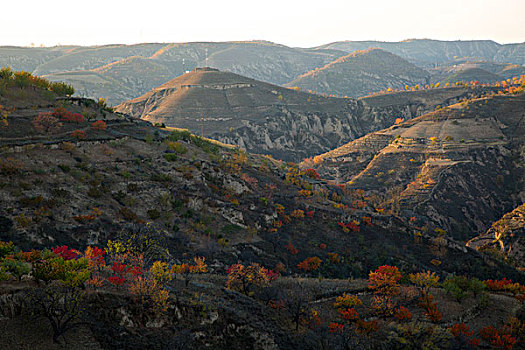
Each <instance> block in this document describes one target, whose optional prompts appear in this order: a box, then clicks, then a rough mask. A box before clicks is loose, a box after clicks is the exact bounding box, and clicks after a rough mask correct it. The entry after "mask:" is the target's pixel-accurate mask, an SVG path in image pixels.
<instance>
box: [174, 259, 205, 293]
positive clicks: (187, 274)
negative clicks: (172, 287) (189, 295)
mask: <svg viewBox="0 0 525 350" xmlns="http://www.w3.org/2000/svg"><path fill="white" fill-rule="evenodd" d="M193 261H194V263H195V264H194V265H190V264H189V263H183V264H180V265H177V264H174V265H173V266H172V267H171V270H170V272H171V273H172V274H176V275H179V276H183V278H184V282H185V285H186V287H187V286H188V284H189V283H190V280H191V276H192V275H193V274H198V273H205V272H208V265H206V259H205V258H204V257H197V256H196V257H194V258H193Z"/></svg>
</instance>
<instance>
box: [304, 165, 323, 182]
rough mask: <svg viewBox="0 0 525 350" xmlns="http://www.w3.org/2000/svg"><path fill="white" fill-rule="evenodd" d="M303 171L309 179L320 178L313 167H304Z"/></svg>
mask: <svg viewBox="0 0 525 350" xmlns="http://www.w3.org/2000/svg"><path fill="white" fill-rule="evenodd" d="M304 173H305V174H306V176H308V177H309V178H311V179H316V180H318V179H320V178H321V176H320V175H319V174H318V173H317V171H316V170H315V169H313V168H308V169H306V170H305V172H304Z"/></svg>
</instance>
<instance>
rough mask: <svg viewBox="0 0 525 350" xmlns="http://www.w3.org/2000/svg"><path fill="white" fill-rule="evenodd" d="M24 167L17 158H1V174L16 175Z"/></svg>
mask: <svg viewBox="0 0 525 350" xmlns="http://www.w3.org/2000/svg"><path fill="white" fill-rule="evenodd" d="M22 168H23V165H22V162H21V161H20V160H18V159H16V158H12V157H5V158H0V174H1V175H15V174H18V173H19V172H20V171H21V170H22Z"/></svg>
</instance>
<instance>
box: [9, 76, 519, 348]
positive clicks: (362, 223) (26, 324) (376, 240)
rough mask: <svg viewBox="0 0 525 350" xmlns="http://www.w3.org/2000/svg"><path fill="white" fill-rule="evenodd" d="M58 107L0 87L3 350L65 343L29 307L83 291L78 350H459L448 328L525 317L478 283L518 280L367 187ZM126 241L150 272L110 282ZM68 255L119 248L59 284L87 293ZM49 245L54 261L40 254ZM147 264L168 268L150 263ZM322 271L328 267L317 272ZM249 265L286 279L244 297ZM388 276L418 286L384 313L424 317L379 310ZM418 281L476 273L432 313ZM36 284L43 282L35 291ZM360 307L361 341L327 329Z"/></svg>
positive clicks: (37, 95) (66, 104)
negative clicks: (384, 269)
mask: <svg viewBox="0 0 525 350" xmlns="http://www.w3.org/2000/svg"><path fill="white" fill-rule="evenodd" d="M20 92H23V93H20ZM56 97H58V96H55V95H54V94H53V93H51V92H50V91H47V90H40V89H38V88H36V87H29V88H26V89H19V88H18V87H16V86H14V87H13V88H12V89H11V88H10V89H8V91H7V92H6V91H4V90H2V91H1V93H0V103H1V104H2V106H3V109H2V112H3V113H2V123H1V125H2V126H1V127H0V152H1V153H0V183H1V184H2V185H1V186H0V241H2V242H1V245H0V248H1V250H0V264H1V266H2V270H1V271H0V272H1V275H0V277H1V278H0V279H2V281H0V316H1V317H0V330H1V332H2V333H1V334H2V335H7V336H6V337H4V339H2V341H3V342H4V343H3V344H4V345H6V346H7V347H8V348H13V349H17V348H35V347H45V348H49V349H57V348H63V344H60V345H58V344H56V343H53V338H52V333H53V329H52V327H51V325H50V321H49V319H50V317H51V318H52V317H53V315H54V314H55V313H53V314H52V315H49V313H48V314H47V315H46V313H45V310H44V311H43V312H42V311H40V312H35V311H39V309H38V307H37V306H36V305H34V304H35V303H32V301H33V300H37V301H40V300H41V299H40V300H39V299H38V298H36V299H35V293H36V295H37V296H38V295H39V294H38V293H39V292H42V291H43V292H46V291H54V293H53V294H47V295H48V296H49V295H50V296H51V297H53V295H59V296H61V295H65V296H69V295H70V294H68V293H71V291H75V293H78V294H76V295H80V296H81V297H80V298H77V299H76V300H77V301H78V300H80V306H81V308H82V312H81V313H80V314H72V312H74V310H71V309H68V310H66V311H65V313H64V314H65V315H67V317H69V316H72V317H73V320H74V322H73V324H75V325H76V327H74V328H72V329H67V330H66V332H65V333H64V334H62V336H61V337H59V339H58V340H59V341H60V342H61V343H63V342H64V341H65V342H66V343H67V346H69V347H73V348H79V349H98V348H104V349H122V348H127V349H144V348H147V349H159V350H160V349H163V350H164V349H167V348H168V349H173V348H182V349H205V348H214V349H246V348H247V347H251V348H253V349H311V348H320V347H322V346H325V347H328V348H330V349H337V350H339V349H341V350H343V349H348V348H356V347H358V348H359V347H361V348H362V347H363V346H364V347H365V348H371V349H373V348H402V347H406V344H407V343H409V344H411V345H412V344H413V345H414V347H415V346H418V344H421V343H424V344H429V345H432V346H433V347H434V348H440V349H450V348H451V347H452V346H453V345H454V344H456V343H457V342H458V340H457V339H455V338H454V337H453V335H452V334H451V333H450V331H448V330H447V329H448V328H449V326H450V325H453V324H455V323H460V322H466V323H468V325H469V327H471V329H472V330H473V331H475V332H476V334H478V333H479V332H481V330H482V329H483V327H487V326H489V325H490V326H495V327H498V328H501V327H502V326H503V325H504V324H505V323H506V322H507V319H508V317H520V319H517V320H518V321H519V322H521V321H520V320H523V316H522V313H523V308H522V302H521V301H520V300H518V299H517V298H515V297H513V296H512V295H510V293H506V292H501V291H498V292H497V293H496V292H492V291H487V290H486V289H485V287H483V286H480V284H481V282H480V281H479V280H477V281H476V280H474V279H472V277H478V278H480V279H489V278H490V279H502V278H503V277H506V278H511V279H513V280H514V281H519V282H522V283H523V282H524V281H525V276H524V275H523V274H522V273H520V272H519V271H517V270H515V269H514V268H513V267H512V266H510V265H508V264H506V263H505V262H502V261H499V260H498V259H494V258H493V257H491V256H490V255H485V254H483V253H480V252H477V251H475V250H473V249H470V248H467V247H465V246H464V245H462V244H460V243H458V242H456V241H454V240H453V239H451V238H450V237H446V236H443V235H441V236H438V237H436V235H435V234H434V233H433V232H432V231H431V230H427V231H424V230H422V228H421V227H420V226H419V225H420V224H419V223H418V222H416V223H414V222H413V221H412V220H407V219H405V218H403V217H399V216H396V215H392V214H391V213H388V212H387V211H385V210H381V209H382V208H380V207H379V206H377V203H375V202H374V201H373V200H371V199H370V198H369V196H368V194H365V193H363V192H362V191H354V190H352V189H351V188H350V187H344V188H342V187H340V186H330V185H327V184H326V183H324V182H323V181H322V180H321V179H319V178H318V176H317V174H316V173H315V172H314V171H312V170H309V171H302V170H301V169H299V168H298V167H297V166H295V165H293V164H286V163H284V162H280V161H276V160H273V159H271V158H269V157H264V156H259V155H253V154H247V153H245V152H243V151H242V150H240V149H238V148H235V147H232V146H228V145H221V144H218V143H217V142H213V141H210V140H207V139H204V138H200V137H197V136H195V135H192V134H190V133H189V132H187V131H180V130H175V131H173V132H167V131H166V130H164V129H159V128H155V127H153V126H152V125H151V124H150V123H148V122H145V121H142V120H139V119H135V118H129V117H126V116H125V115H121V114H115V113H113V112H112V111H111V110H109V109H107V108H104V107H103V106H102V105H99V104H97V103H96V102H95V101H92V100H88V99H78V98H58V99H56ZM420 97H421V96H420ZM373 102H374V101H370V103H373ZM380 102H381V101H375V103H380ZM13 107H16V108H13ZM4 108H5V109H4ZM66 111H69V112H71V113H75V114H68V113H66ZM78 113H82V115H83V116H84V117H85V118H80V117H78ZM53 115H61V117H60V118H61V119H63V120H62V122H61V125H59V124H57V123H56V122H57V121H56V120H55V121H54V123H49V122H53V119H51V118H49V117H50V116H53ZM43 116H44V117H45V118H42V117H43ZM73 116H75V118H73ZM44 120H46V121H47V122H46V123H47V124H45V123H44V124H43V121H44ZM45 125H47V126H49V127H45V128H44V126H45ZM354 203H357V204H354ZM140 237H142V238H147V240H140V239H138V238H140ZM109 240H111V241H112V243H111V242H109ZM5 241H13V242H14V243H15V244H16V245H17V246H19V247H20V248H22V249H23V250H24V252H17V251H14V250H13V249H11V248H10V245H9V243H7V244H6V243H5ZM130 241H132V242H134V243H135V244H136V245H132V248H133V249H144V250H139V252H142V253H144V252H146V253H149V254H148V255H147V256H143V259H144V260H142V261H143V262H144V266H142V267H143V268H142V267H141V266H140V265H138V267H141V268H140V269H138V271H137V269H133V270H132V271H133V272H131V273H126V272H124V274H125V279H124V281H123V280H122V279H120V278H119V277H118V276H116V275H115V274H117V273H121V274H122V271H127V270H128V268H129V266H128V265H124V264H123V263H122V262H123V261H125V262H126V264H127V263H128V261H126V259H127V258H129V254H133V253H134V252H135V250H133V251H130V250H128V251H126V253H125V254H123V255H121V256H119V255H118V254H115V253H116V252H115V251H113V250H112V249H110V247H113V249H115V247H118V246H119V245H115V243H116V242H120V244H124V245H125V244H126V242H128V243H129V242H130ZM63 245H68V246H70V247H72V248H75V249H78V250H79V251H84V249H85V248H86V247H87V246H88V245H89V246H92V247H93V246H96V247H99V248H106V247H107V248H108V250H107V252H106V254H105V256H104V258H105V259H106V260H105V261H107V265H106V266H105V267H104V266H101V264H99V265H98V268H100V269H99V271H98V272H99V273H101V274H102V273H104V274H102V275H101V276H104V277H107V279H106V278H104V279H102V280H98V283H97V284H96V285H95V284H91V283H90V284H88V283H86V284H81V285H79V284H78V283H74V284H73V283H70V284H69V285H67V288H66V287H64V286H62V285H61V284H60V283H61V281H62V280H66V281H69V282H75V281H74V280H73V281H71V279H68V277H69V276H70V275H69V273H73V276H77V277H81V276H78V273H76V272H78V271H76V270H75V271H71V270H70V269H68V270H67V272H68V274H65V275H64V274H57V275H51V274H47V273H46V271H51V272H53V271H55V269H58V268H57V266H58V267H60V266H68V267H69V266H78V265H81V263H82V261H81V260H82V259H84V258H78V256H77V255H78V254H77V253H75V251H69V250H68V248H67V247H61V246H63ZM11 247H12V246H11ZM53 247H57V249H55V251H56V252H57V253H55V252H51V251H49V250H45V251H43V252H39V251H36V250H35V249H36V248H53ZM159 247H160V249H158V248H159ZM88 251H89V250H86V258H87V256H88V254H87V252H88ZM64 252H66V253H68V255H69V253H71V254H72V255H74V256H77V258H78V259H75V258H72V259H71V258H70V257H68V259H69V260H67V261H68V263H67V264H65V265H60V264H59V263H60V262H63V261H64V258H62V257H58V256H57V255H59V254H62V253H64ZM91 252H92V253H93V252H94V250H91ZM101 252H102V250H101V251H99V253H101ZM117 253H118V252H117ZM135 254H138V253H135ZM150 254H151V255H150ZM152 255H153V257H154V259H162V261H160V260H159V261H157V262H155V263H154V264H152V262H153V259H150V258H151V256H152ZM64 256H66V255H64ZM90 256H91V258H90V259H91V260H90V261H91V262H94V261H96V259H93V257H96V256H95V255H94V254H91V255H90ZM158 256H162V258H158ZM112 257H116V258H118V259H121V258H122V259H123V260H117V261H115V260H113V261H112V260H111V259H112ZM131 257H132V258H139V259H140V256H139V257H136V256H135V255H132V256H131ZM193 257H195V258H197V257H202V258H205V261H206V263H207V269H206V271H202V273H201V274H198V275H197V276H193V277H192V274H187V275H185V274H184V270H183V266H184V264H188V262H189V263H190V264H192V265H193V264H194V262H193V259H192V258H193ZM146 258H148V259H147V261H148V262H147V263H145V261H146ZM202 258H201V259H202ZM315 258H317V259H318V260H315ZM312 259H314V260H313V261H314V262H315V261H317V262H318V264H317V265H313V267H312V268H310V266H309V265H308V264H306V268H305V263H304V262H305V261H307V262H308V261H312ZM28 261H31V264H29V263H28ZM201 261H204V259H202V260H201ZM84 262H85V260H84ZM237 263H240V264H243V265H244V266H249V265H250V264H252V263H259V264H261V265H262V266H265V267H267V268H268V269H272V270H274V271H277V273H275V272H272V276H273V277H275V278H277V279H276V280H274V281H273V282H271V284H270V282H269V281H267V282H268V283H264V284H262V285H253V286H251V288H248V289H246V290H243V289H239V288H234V287H231V284H228V285H227V281H228V278H229V277H228V276H227V275H228V272H227V271H230V272H231V269H229V267H230V266H231V265H232V264H237ZM16 264H19V265H16ZM77 264H78V265H77ZM13 265H15V266H22V267H27V268H28V270H27V271H23V270H22V271H21V272H20V271H19V270H16V269H15V270H12V269H11V268H9V270H8V273H7V275H6V273H5V270H4V267H5V266H13ZM382 265H395V266H398V267H399V270H400V271H402V274H403V276H405V277H406V278H405V279H404V280H406V281H402V282H401V281H400V283H402V284H403V285H402V286H399V290H400V294H399V295H395V296H394V297H393V298H391V299H390V301H391V302H394V303H395V305H394V306H388V305H387V306H388V307H390V308H391V309H387V310H390V311H392V312H393V311H394V310H393V308H394V307H395V308H396V312H397V308H398V307H400V306H403V307H405V308H407V310H408V308H409V309H410V312H411V316H410V317H411V319H412V321H413V322H410V323H407V322H406V321H405V320H401V319H398V318H396V317H393V316H392V313H391V312H390V313H387V314H384V313H383V312H381V309H378V308H377V303H376V302H375V300H377V297H378V293H377V292H376V291H374V290H373V289H371V288H368V286H369V284H368V281H367V280H365V279H363V278H366V277H368V276H369V272H370V271H374V270H376V269H377V268H378V267H379V266H382ZM153 266H154V267H156V268H155V269H154V268H153ZM186 266H188V265H186ZM133 267H137V265H133ZM173 267H176V269H173V270H172V269H170V272H169V273H168V272H165V271H164V272H163V270H165V269H167V268H173ZM179 269H180V270H179ZM96 270H97V268H93V270H90V271H93V273H95V272H96ZM28 271H29V272H28ZM37 271H39V273H37ZM101 271H102V272H101ZM118 271H120V272H118ZM422 271H432V272H434V273H435V275H433V276H434V277H433V278H435V276H438V277H440V278H441V280H443V279H445V278H446V276H449V275H467V276H469V277H470V278H466V277H464V278H463V279H461V278H460V279H459V280H458V281H459V282H451V283H452V287H454V286H455V287H456V288H459V286H464V285H465V283H462V282H465V281H466V282H467V284H468V285H471V284H472V285H474V284H476V285H477V289H476V288H472V290H470V287H468V288H469V289H467V290H466V291H465V292H462V291H460V293H457V289H456V290H454V289H447V291H445V290H444V289H443V288H439V287H437V286H436V287H433V288H430V289H429V291H431V293H432V299H431V300H430V301H431V302H432V301H435V302H436V303H438V304H432V305H434V306H435V305H437V307H438V308H439V311H440V312H439V313H436V312H434V313H433V315H434V316H433V317H432V318H431V317H429V313H430V311H428V310H424V309H422V308H421V307H420V306H417V305H421V303H418V296H419V295H420V291H419V290H418V289H417V287H416V284H415V283H413V282H409V281H408V280H411V278H410V277H409V273H416V272H422ZM59 272H60V270H59ZM159 272H160V274H159ZM179 272H180V273H179ZM15 274H16V275H19V276H20V278H19V279H16V278H15ZM131 274H137V276H135V277H132V276H131ZM429 274H430V272H429ZM50 275H51V276H50ZM6 276H7V277H6ZM152 276H153V277H152ZM157 276H158V277H160V278H157ZM230 276H231V273H230ZM372 276H373V275H372ZM86 277H87V278H89V277H95V276H90V275H89V274H88V275H87V276H86ZM99 277H100V276H99ZM115 277H117V278H115ZM6 278H7V281H4V280H5V279H6ZM151 278H153V280H151ZM161 279H163V280H164V281H163V282H159V281H160V280H161ZM41 280H45V281H47V283H37V282H39V281H41ZM84 281H85V280H84ZM111 281H113V282H111ZM134 281H135V282H136V281H139V282H140V281H154V283H151V284H147V285H144V284H141V285H138V284H133V282H134ZM452 281H454V280H452ZM248 282H250V280H248ZM159 283H162V287H163V288H165V289H163V291H164V294H162V295H164V296H165V297H166V299H164V300H165V304H162V305H161V306H163V308H162V309H160V310H159V309H154V308H152V306H153V307H154V306H158V304H156V303H155V300H157V299H156V298H157V297H159V295H157V294H154V295H153V297H151V295H150V294H148V292H147V291H148V288H150V287H155V286H156V285H157V284H159ZM454 283H455V284H454ZM225 286H227V288H225ZM61 287H63V288H61ZM518 288H522V287H521V286H520V285H518ZM394 289H397V288H394ZM401 291H402V292H401ZM450 291H452V292H453V293H455V294H451V292H450ZM55 293H59V294H55ZM60 293H64V294H60ZM427 293H428V291H427ZM521 293H523V292H521ZM40 295H41V294H40ZM44 295H46V294H44ZM162 295H160V296H162ZM349 296H350V297H351V298H350V302H351V301H352V298H358V300H359V302H357V301H355V303H354V304H356V305H355V309H354V310H353V312H354V313H353V314H351V315H353V316H352V322H353V321H354V320H355V321H356V319H355V316H356V315H357V317H358V319H359V320H360V321H361V322H362V323H359V324H356V325H357V326H359V325H360V326H359V327H360V328H358V329H357V330H356V331H354V326H353V325H352V324H350V323H347V324H346V325H345V326H344V327H340V331H341V332H340V333H339V331H338V332H333V324H334V323H335V322H346V321H345V320H346V319H347V318H348V317H346V318H345V315H348V314H349V313H350V310H343V311H346V313H341V312H338V310H337V309H336V307H335V306H334V304H335V303H337V302H340V300H341V298H342V299H343V300H345V299H349V298H348V297H349ZM456 298H458V299H456ZM427 299H429V298H427ZM54 300H59V302H57V303H55V304H52V305H53V306H55V307H57V308H58V309H57V313H58V314H59V315H62V314H61V313H60V311H61V309H60V307H61V306H62V305H67V306H70V305H72V304H71V302H70V299H65V298H61V297H59V298H58V299H57V298H55V299H54ZM383 300H384V299H383ZM40 302H41V301H40ZM73 305H76V304H73ZM374 305H375V306H374ZM379 306H380V307H381V305H379ZM155 310H156V311H155ZM441 313H442V315H441ZM513 322H514V323H513V324H516V322H515V321H513ZM331 324H332V326H331ZM365 326H366V327H365ZM330 330H332V331H330ZM512 335H513V336H516V337H518V336H519V334H518V335H515V334H514V333H512ZM516 340H520V341H521V339H516ZM489 341H490V340H487V341H486V344H489Z"/></svg>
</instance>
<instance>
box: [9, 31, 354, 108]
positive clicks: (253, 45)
mask: <svg viewBox="0 0 525 350" xmlns="http://www.w3.org/2000/svg"><path fill="white" fill-rule="evenodd" d="M342 55H344V53H343V52H340V51H337V50H308V49H300V48H290V47H287V46H284V45H278V44H274V43H270V42H266V41H249V42H218V43H214V42H195V43H168V44H158V43H148V44H137V45H104V46H87V47H55V48H18V47H0V65H6V66H11V67H12V68H13V69H15V70H20V69H24V70H27V71H30V72H32V73H34V74H38V75H45V76H46V77H47V78H48V79H50V80H54V81H56V80H60V81H65V82H68V83H71V84H72V85H73V86H74V87H75V89H76V90H77V92H78V94H79V96H83V97H90V98H98V97H100V96H106V97H107V100H108V102H109V103H110V104H112V105H116V104H118V103H120V102H122V101H124V100H127V99H130V98H134V97H137V96H140V95H141V94H144V93H145V92H147V91H149V90H150V89H151V88H153V87H155V86H158V85H160V84H162V83H164V82H166V81H168V80H170V79H171V78H173V77H176V76H179V75H181V74H184V73H185V72H186V71H188V70H191V69H193V68H195V67H199V66H204V65H211V66H213V67H216V68H219V69H225V70H229V71H232V72H236V73H239V74H243V75H246V76H248V77H251V78H255V79H259V80H263V81H267V82H272V83H275V84H284V83H286V82H288V81H290V80H292V79H293V78H295V77H296V76H297V75H299V74H302V73H304V72H307V71H309V70H311V69H313V68H315V67H318V66H322V65H324V64H326V63H328V62H330V61H332V60H334V59H335V58H337V57H339V56H342ZM86 71H88V72H89V73H86ZM144 72H146V74H145V73H144ZM93 74H96V75H97V77H96V78H95V77H94V76H93ZM162 79H163V80H162ZM98 81H100V82H103V83H104V84H103V86H104V87H103V88H101V87H97V86H96V84H97V83H98ZM123 88H124V90H123Z"/></svg>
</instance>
